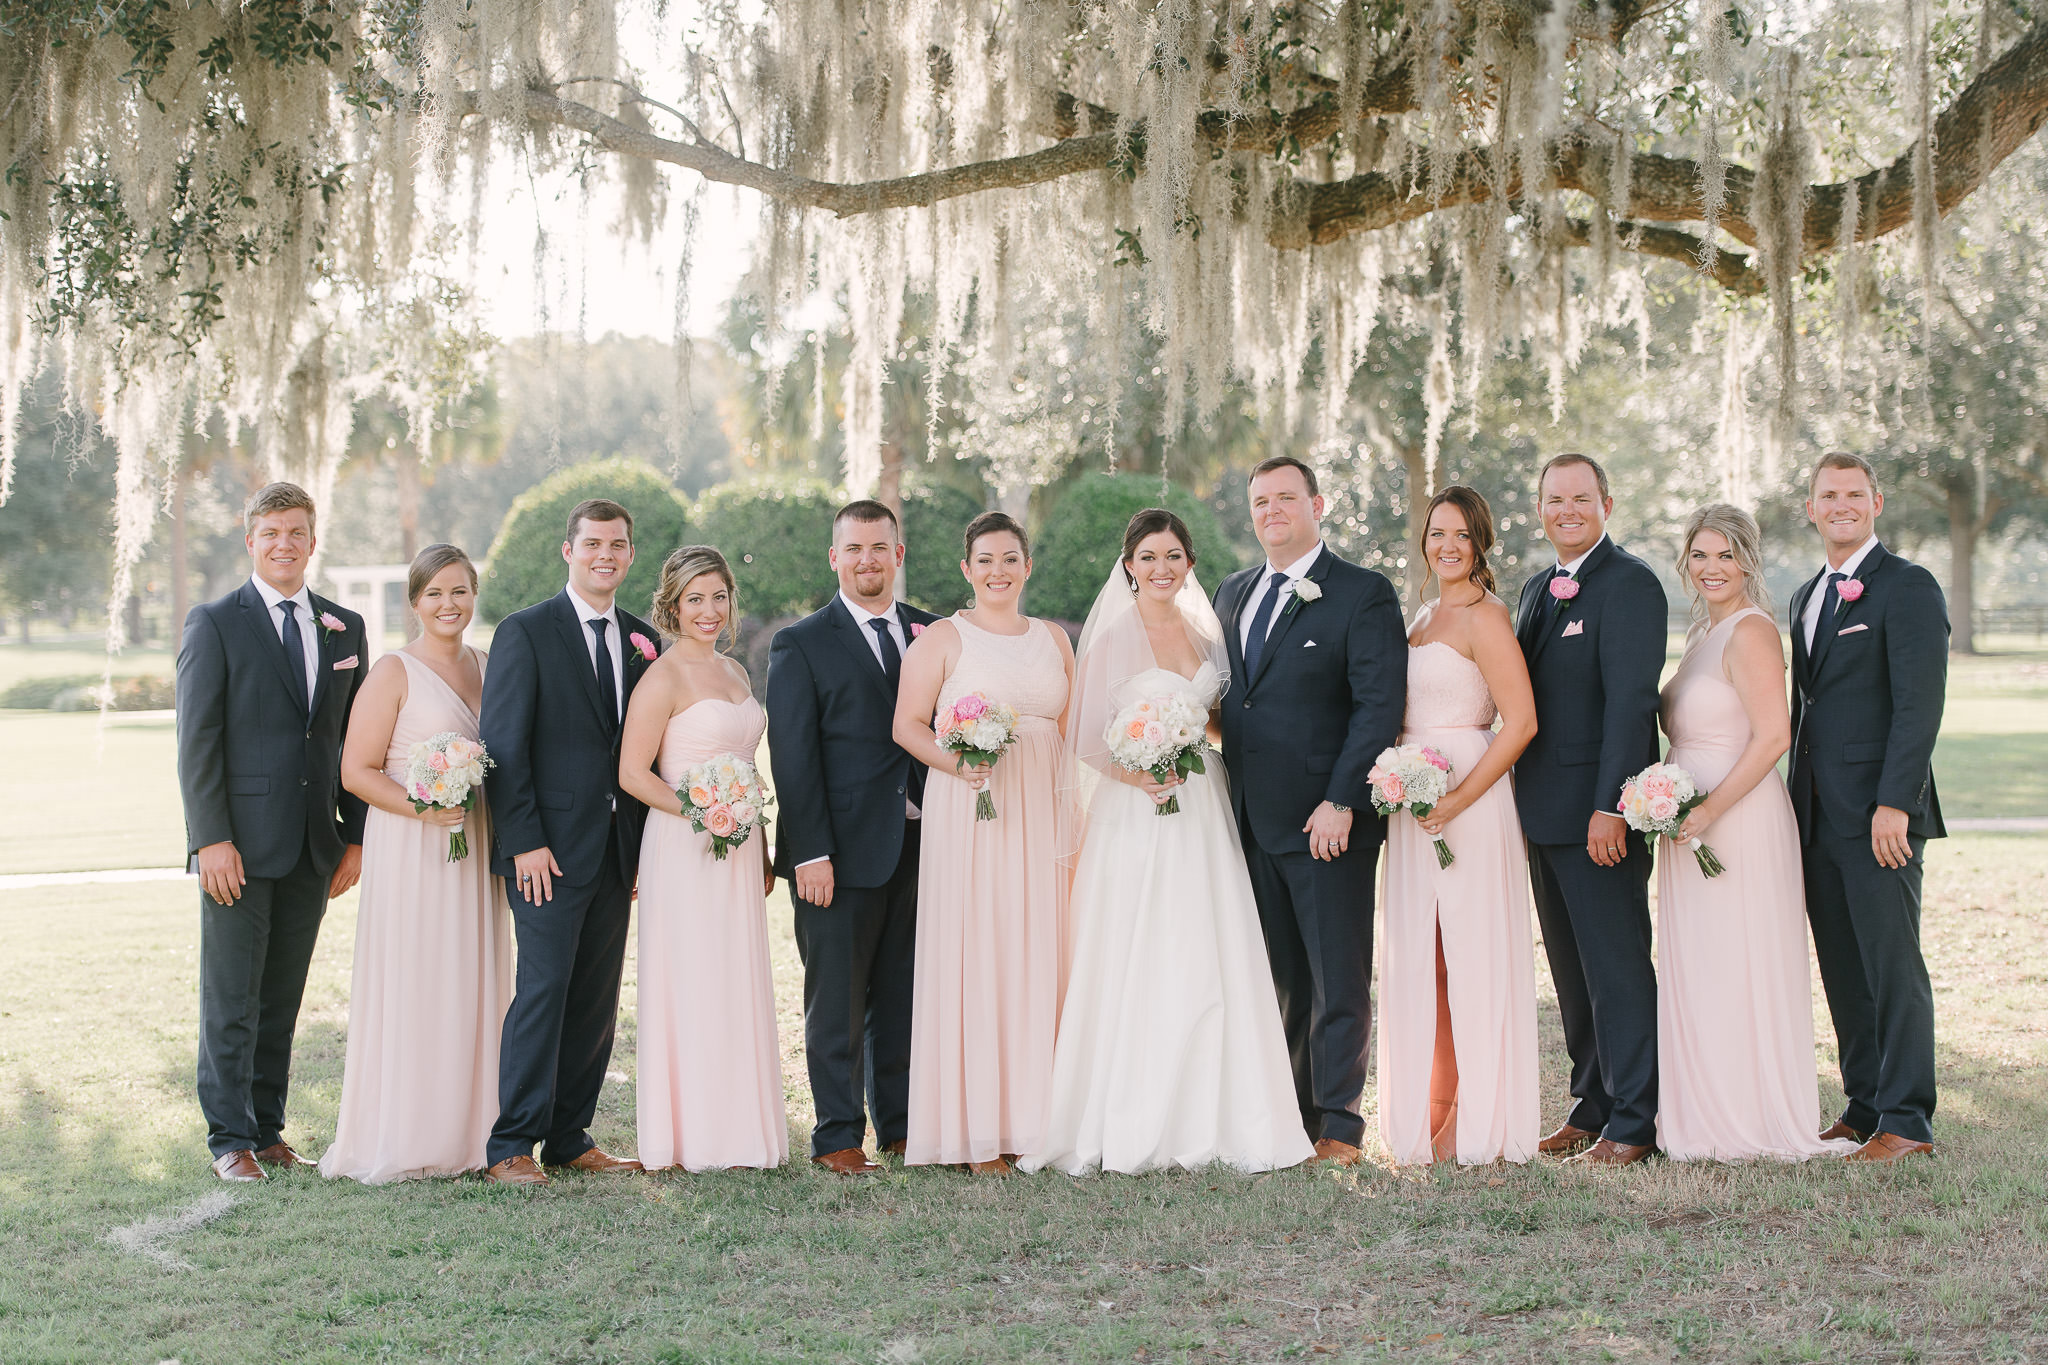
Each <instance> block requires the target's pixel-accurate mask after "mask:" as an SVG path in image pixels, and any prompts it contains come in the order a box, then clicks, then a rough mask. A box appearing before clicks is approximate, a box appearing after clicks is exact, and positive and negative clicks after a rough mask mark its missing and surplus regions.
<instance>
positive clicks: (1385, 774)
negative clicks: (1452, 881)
mask: <svg viewBox="0 0 2048 1365" xmlns="http://www.w3.org/2000/svg"><path fill="white" fill-rule="evenodd" d="M1366 780H1367V781H1368V782H1370V783H1372V808H1373V809H1374V810H1376V811H1378V812H1379V813H1380V814H1381V815H1392V814H1393V813H1394V812H1395V811H1398V810H1405V811H1407V812H1408V813H1409V814H1411V815H1413V816H1414V817H1415V818H1416V819H1418V820H1421V819H1424V818H1426V817H1427V816H1428V815H1429V813H1430V812H1431V811H1433V810H1435V809H1436V803H1437V802H1439V801H1441V800H1443V799H1444V793H1445V792H1448V791H1449V790H1450V789H1451V760H1449V759H1448V758H1445V757H1444V756H1443V754H1442V753H1441V752H1439V751H1438V750H1436V749H1433V748H1431V747H1430V746H1429V745H1427V744H1401V745H1396V746H1395V747H1394V748H1391V749H1384V750H1382V751H1381V752H1380V756H1379V758H1378V759H1376V760H1375V761H1374V762H1373V765H1372V771H1371V772H1369V773H1367V774H1366ZM1432 842H1433V843H1434V845H1435V847H1436V865H1437V866H1438V867H1449V866H1450V865H1451V864H1452V863H1454V862H1456V861H1457V859H1456V858H1454V857H1452V856H1451V846H1450V845H1449V844H1447V843H1445V842H1444V841H1443V840H1441V839H1436V840H1433V841H1432Z"/></svg>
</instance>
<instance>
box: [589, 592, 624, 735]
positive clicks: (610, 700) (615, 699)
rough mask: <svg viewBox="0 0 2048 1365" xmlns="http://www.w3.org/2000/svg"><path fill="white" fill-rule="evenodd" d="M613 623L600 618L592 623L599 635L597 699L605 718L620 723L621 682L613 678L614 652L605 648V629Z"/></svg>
mask: <svg viewBox="0 0 2048 1365" xmlns="http://www.w3.org/2000/svg"><path fill="white" fill-rule="evenodd" d="M610 624H611V622H609V621H607V620H605V619H604V618H603V617H602V616H599V617H597V618H595V619H594V620H592V621H591V622H590V628H591V629H592V630H593V631H595V632H596V633H597V651H596V652H597V697H598V700H599V701H600V702H602V703H603V704H604V714H605V718H606V719H607V720H609V721H611V723H612V724H614V725H617V724H618V723H619V680H618V679H617V678H615V677H613V676H612V652H611V650H610V649H608V648H607V647H606V646H605V642H604V628H605V627H606V626H608V625H610Z"/></svg>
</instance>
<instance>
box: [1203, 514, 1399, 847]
mask: <svg viewBox="0 0 2048 1365" xmlns="http://www.w3.org/2000/svg"><path fill="white" fill-rule="evenodd" d="M1266 573H1267V570H1266V566H1265V565H1264V564H1263V563H1260V564H1256V565H1254V566H1253V567H1251V568H1249V569H1243V570H1240V571H1239V572H1237V573H1234V574H1232V575H1230V577H1228V578H1226V579H1224V580H1223V582H1222V583H1220V584H1219V585H1217V588H1216V615H1217V616H1218V618H1220V619H1221V621H1222V623H1223V636H1224V645H1225V648H1226V649H1228V651H1229V654H1230V687H1229V690H1228V691H1227V692H1225V694H1224V697H1223V703H1222V712H1223V759H1224V762H1225V763H1226V764H1227V765H1228V766H1229V769H1230V800H1231V804H1232V805H1233V806H1234V807H1235V808H1236V812H1237V819H1238V823H1239V825H1240V826H1241V827H1243V828H1248V829H1250V830H1251V832H1252V836H1253V837H1254V838H1255V839H1257V841H1258V843H1259V847H1261V848H1263V849H1265V850H1266V851H1267V852H1269V853H1306V852H1308V835H1307V834H1305V833H1304V832H1303V831H1302V826H1303V825H1305V824H1307V823H1308V819H1309V816H1310V815H1312V814H1313V813H1314V812H1315V808H1316V807H1317V806H1318V805H1320V804H1321V803H1322V802H1324V801H1326V800H1327V801H1334V802H1335V803H1337V804H1338V805H1340V806H1349V807H1351V809H1352V812H1353V815H1352V820H1353V828H1355V829H1357V830H1358V831H1359V833H1360V835H1361V836H1362V837H1364V838H1369V839H1372V840H1374V841H1378V840H1380V839H1383V838H1385V837H1386V820H1385V818H1384V817H1383V816H1380V815H1377V814H1376V813H1375V812H1374V811H1373V808H1372V783H1371V781H1370V780H1369V779H1368V778H1367V776H1366V775H1367V774H1368V773H1369V772H1371V771H1372V765H1373V763H1374V761H1375V760H1377V759H1378V758H1379V756H1380V752H1381V750H1383V749H1386V748H1387V747H1388V746H1390V745H1392V744H1395V743H1397V742H1398V741H1399V740H1400V737H1401V718H1402V714H1403V712H1404V710H1405V709H1406V707H1407V704H1408V635H1407V630H1406V628H1405V627H1404V626H1403V624H1402V621H1401V602H1400V599H1399V598H1398V597H1396V596H1395V594H1394V586H1393V584H1391V583H1389V582H1387V580H1386V578H1385V577H1384V576H1382V575H1380V574H1377V573H1374V572H1373V571H1372V570H1371V569H1367V568H1362V567H1360V566H1359V565H1357V564H1353V563H1351V562H1350V561H1349V560H1346V559H1340V558H1338V557H1337V556H1336V555H1335V554H1333V553H1331V551H1330V548H1329V547H1328V546H1327V545H1326V546H1324V547H1323V552H1322V554H1321V555H1319V556H1317V558H1316V562H1315V564H1314V565H1313V566H1311V567H1310V569H1309V571H1308V573H1307V574H1306V575H1304V577H1305V579H1306V581H1308V582H1311V583H1314V584H1316V585H1317V586H1318V587H1320V588H1321V589H1322V593H1323V595H1322V597H1321V598H1319V599H1318V600H1316V601H1313V602H1299V603H1297V604H1296V605H1295V606H1294V607H1293V608H1292V609H1291V610H1288V609H1287V604H1286V603H1284V602H1283V603H1281V604H1280V605H1279V606H1277V607H1275V608H1274V610H1275V612H1276V615H1275V617H1274V619H1273V623H1272V628H1271V629H1270V630H1269V631H1268V632H1267V635H1266V644H1265V648H1264V650H1263V651H1262V652H1261V653H1260V656H1259V667H1258V671H1257V672H1255V673H1252V674H1251V675H1250V676H1247V675H1246V670H1245V666H1244V651H1243V649H1242V648H1241V647H1240V645H1239V638H1240V636H1241V634H1242V632H1241V630H1240V628H1239V623H1240V621H1241V619H1242V617H1243V613H1244V608H1245V606H1246V604H1247V602H1248V601H1249V600H1250V599H1251V598H1252V596H1253V593H1254V590H1255V589H1256V588H1257V587H1258V586H1259V583H1260V581H1261V580H1262V579H1263V578H1265V576H1266Z"/></svg>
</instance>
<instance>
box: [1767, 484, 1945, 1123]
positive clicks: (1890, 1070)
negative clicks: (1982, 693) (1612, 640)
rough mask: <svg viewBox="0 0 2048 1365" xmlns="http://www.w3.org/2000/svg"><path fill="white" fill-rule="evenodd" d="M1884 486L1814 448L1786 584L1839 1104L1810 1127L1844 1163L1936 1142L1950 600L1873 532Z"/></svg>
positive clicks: (1818, 951)
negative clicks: (1808, 538)
mask: <svg viewBox="0 0 2048 1365" xmlns="http://www.w3.org/2000/svg"><path fill="white" fill-rule="evenodd" d="M1883 510H1884V494H1883V493H1881V492H1879V491H1878V487H1877V474H1876V472H1875V471H1874V470H1872V469H1871V467H1870V463H1869V461H1867V460H1865V459H1864V458H1863V457H1862V456H1860V455H1846V454H1839V453H1838V454H1829V455H1823V456H1822V457H1821V460H1820V463H1819V464H1818V465H1817V466H1816V467H1815V468H1814V471H1813V477H1812V480H1811V481H1810V483H1809V486H1808V493H1807V499H1806V516H1807V519H1808V520H1809V521H1811V522H1812V523H1813V524H1814V527H1815V528H1816V529H1817V530H1818V531H1819V532H1820V538H1821V544H1822V545H1823V546H1824V547H1825V549H1826V552H1827V561H1826V563H1824V564H1823V565H1822V566H1821V570H1820V572H1819V573H1817V574H1815V575H1814V576H1813V577H1812V578H1811V579H1810V580H1808V581H1807V582H1806V583H1805V584H1804V585H1803V586H1802V587H1801V588H1800V589H1799V591H1798V592H1796V593H1794V594H1793V595H1792V676H1793V690H1792V729H1793V740H1792V781H1791V793H1792V808H1793V810H1794V812H1795V813H1796V814H1797V815H1798V817H1799V837H1800V842H1801V843H1802V845H1803V846H1804V847H1803V855H1804V860H1805V864H1806V915H1807V919H1808V921H1809V922H1810V923H1811V924H1812V925H1813V946H1814V951H1815V955H1816V956H1817V957H1818V958H1819V960H1820V979H1821V984H1822V985H1823V986H1825V987H1826V988H1827V993H1828V1010H1829V1012H1830V1013H1831V1014H1833V1016H1834V1021H1835V1040H1836V1046H1837V1047H1838V1049H1839V1050H1840V1052H1841V1059H1842V1089H1843V1090H1845V1091H1846V1092H1847V1093H1848V1098H1849V1103H1848V1107H1847V1108H1845V1109H1844V1110H1843V1111H1842V1116H1841V1118H1840V1119H1839V1120H1838V1121H1837V1122H1836V1123H1835V1124H1834V1126H1833V1127H1831V1128H1829V1129H1828V1130H1827V1131H1826V1132H1824V1133H1822V1134H1821V1136H1822V1137H1825V1138H1845V1137H1853V1138H1855V1139H1856V1140H1857V1141H1859V1142H1862V1143H1863V1144H1864V1145H1863V1146H1862V1148H1861V1149H1859V1150H1858V1151H1856V1152H1854V1153H1851V1155H1850V1157H1849V1159H1850V1160H1851V1161H1895V1160H1897V1159H1898V1158H1900V1157H1903V1156H1913V1155H1921V1154H1926V1155H1932V1154H1933V1152H1934V1127H1933V1118H1934V993H1933V989H1932V987H1931V986H1930V985H1929V983H1928V980H1927V963H1926V960H1925V959H1924V958H1923V957H1922V956H1921V953H1920V878H1921V873H1922V869H1923V864H1922V862H1921V854H1922V852H1923V851H1924V850H1925V848H1926V845H1927V841H1928V840H1929V839H1939V838H1941V837H1942V836H1943V835H1944V834H1946V833H1947V831H1946V830H1945V829H1944V828H1943V826H1942V821H1941V802H1940V800H1939V799H1938V798H1937V797H1936V796H1935V792H1934V768H1933V760H1934V740H1935V736H1936V734H1937V733H1939V731H1940V730H1941V711H1942V704H1943V699H1944V696H1945V694H1946V691H1947V686H1948V604H1947V602H1946V601H1944V600H1943V598H1942V595H1941V587H1940V585H1938V584H1937V583H1936V582H1935V581H1934V575H1932V574H1930V573H1928V572H1927V570H1925V569H1923V568H1921V567H1920V566H1919V565H1918V564H1913V563H1910V562H1908V561H1907V560H1904V559H1901V558H1900V557H1899V556H1897V555H1895V554H1893V553H1891V552H1890V551H1889V550H1887V549H1885V547H1884V545H1883V544H1882V542H1880V541H1879V540H1878V538H1877V518H1878V514H1879V513H1880V512H1882V511H1883Z"/></svg>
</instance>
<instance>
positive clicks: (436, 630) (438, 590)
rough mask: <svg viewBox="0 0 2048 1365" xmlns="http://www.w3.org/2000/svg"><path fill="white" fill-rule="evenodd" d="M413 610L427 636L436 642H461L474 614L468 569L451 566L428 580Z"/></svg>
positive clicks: (473, 597)
mask: <svg viewBox="0 0 2048 1365" xmlns="http://www.w3.org/2000/svg"><path fill="white" fill-rule="evenodd" d="M412 609H413V610H414V611H416V612H418V613H419V617H420V627H421V629H423V630H425V631H426V633H427V634H429V635H431V636H433V637H434V638H435V639H437V640H460V639H461V638H462V632H464V631H465V630H468V629H469V622H470V618H471V617H473V616H475V615H476V584H474V583H472V582H470V581H469V569H468V567H467V566H466V565H462V564H450V565H449V566H448V567H447V568H445V569H443V570H441V572H439V573H437V574H435V575H434V576H433V577H432V578H430V579H428V580H427V586H426V587H425V588H424V589H422V590H421V592H420V596H419V600H418V601H417V602H414V603H413V604H412Z"/></svg>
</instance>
